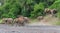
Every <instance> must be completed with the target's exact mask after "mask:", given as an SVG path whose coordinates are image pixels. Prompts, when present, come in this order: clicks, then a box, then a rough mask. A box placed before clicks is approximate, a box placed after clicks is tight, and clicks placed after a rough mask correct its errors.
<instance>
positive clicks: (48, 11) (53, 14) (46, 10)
mask: <svg viewBox="0 0 60 33" xmlns="http://www.w3.org/2000/svg"><path fill="white" fill-rule="evenodd" d="M43 13H44V14H45V15H51V16H54V17H56V13H57V10H56V9H49V8H45V10H44V12H43ZM43 18H44V16H38V17H37V19H38V20H39V21H40V20H42V19H43Z"/></svg>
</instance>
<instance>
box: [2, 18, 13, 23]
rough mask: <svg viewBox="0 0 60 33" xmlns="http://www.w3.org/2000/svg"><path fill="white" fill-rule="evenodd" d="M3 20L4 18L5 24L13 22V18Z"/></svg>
mask: <svg viewBox="0 0 60 33" xmlns="http://www.w3.org/2000/svg"><path fill="white" fill-rule="evenodd" d="M2 20H3V22H4V23H5V24H12V23H13V19H12V18H3V19H2Z"/></svg>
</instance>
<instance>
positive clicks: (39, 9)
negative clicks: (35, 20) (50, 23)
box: [31, 3, 44, 17]
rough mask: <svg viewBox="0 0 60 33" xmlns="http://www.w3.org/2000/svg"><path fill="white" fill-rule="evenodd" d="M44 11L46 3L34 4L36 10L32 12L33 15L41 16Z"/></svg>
mask: <svg viewBox="0 0 60 33" xmlns="http://www.w3.org/2000/svg"><path fill="white" fill-rule="evenodd" d="M43 11H44V3H39V4H35V5H34V11H32V12H31V17H37V16H41V15H42V14H43Z"/></svg>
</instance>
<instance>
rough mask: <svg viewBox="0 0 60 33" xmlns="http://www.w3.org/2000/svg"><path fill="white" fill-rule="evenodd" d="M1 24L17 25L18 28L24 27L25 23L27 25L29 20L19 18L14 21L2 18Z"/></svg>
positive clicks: (22, 17)
mask: <svg viewBox="0 0 60 33" xmlns="http://www.w3.org/2000/svg"><path fill="white" fill-rule="evenodd" d="M2 22H3V24H12V25H14V24H18V25H19V26H20V25H21V26H24V25H25V24H26V23H29V18H28V17H24V16H19V17H17V18H15V19H13V18H3V19H2Z"/></svg>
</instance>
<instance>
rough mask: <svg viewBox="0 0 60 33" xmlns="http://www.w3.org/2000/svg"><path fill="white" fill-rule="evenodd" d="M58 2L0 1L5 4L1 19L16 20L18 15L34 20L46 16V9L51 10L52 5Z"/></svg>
mask: <svg viewBox="0 0 60 33" xmlns="http://www.w3.org/2000/svg"><path fill="white" fill-rule="evenodd" d="M57 1H58V0H0V2H1V3H2V4H3V5H2V6H0V18H3V17H7V18H16V17H17V16H18V15H23V16H27V17H32V18H33V17H37V16H40V15H44V14H43V12H44V9H45V8H49V7H50V6H51V5H52V4H55V3H57ZM58 4H59V1H58ZM56 5H57V4H56ZM57 6H58V5H57ZM54 7H55V5H54V6H53V5H52V6H51V8H54Z"/></svg>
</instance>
